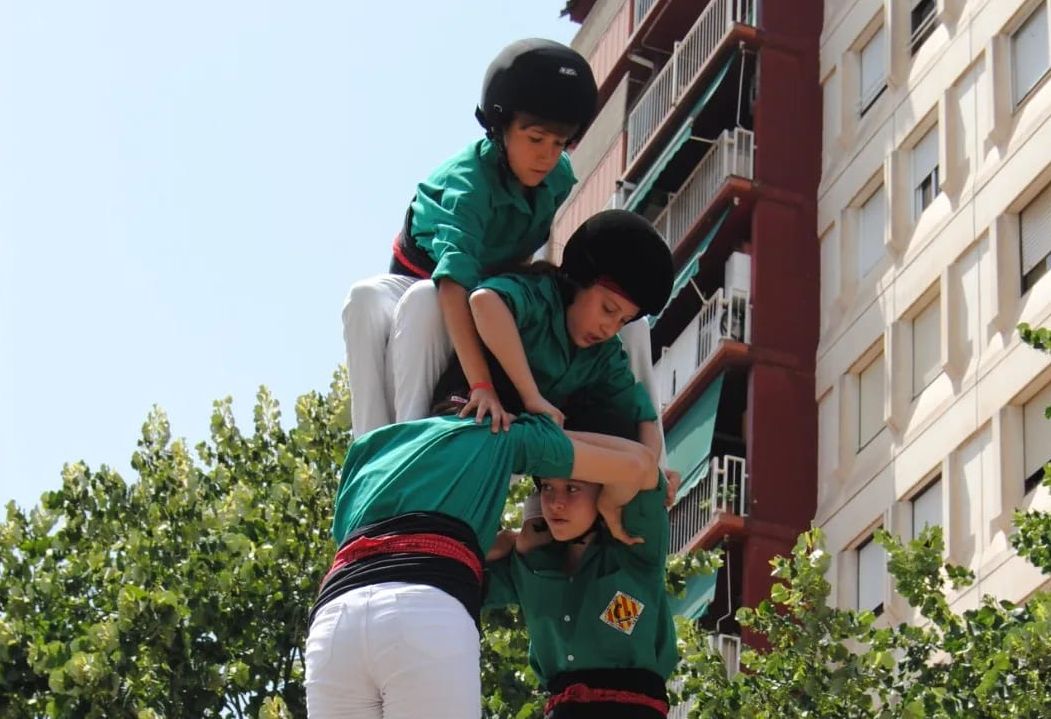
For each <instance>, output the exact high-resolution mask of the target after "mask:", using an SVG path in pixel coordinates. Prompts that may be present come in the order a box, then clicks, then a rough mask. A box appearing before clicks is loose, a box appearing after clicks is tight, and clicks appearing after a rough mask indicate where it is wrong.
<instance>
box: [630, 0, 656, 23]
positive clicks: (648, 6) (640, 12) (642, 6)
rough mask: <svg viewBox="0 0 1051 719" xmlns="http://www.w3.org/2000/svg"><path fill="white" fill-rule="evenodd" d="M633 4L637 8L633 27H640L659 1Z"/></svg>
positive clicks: (638, 0) (644, 1)
mask: <svg viewBox="0 0 1051 719" xmlns="http://www.w3.org/2000/svg"><path fill="white" fill-rule="evenodd" d="M633 4H634V6H635V7H634V10H633V13H634V14H633V16H632V25H631V26H632V27H639V26H640V25H642V22H643V21H644V20H645V19H646V16H647V15H649V13H650V10H652V9H653V6H654V5H656V4H657V0H635V2H634V3H633Z"/></svg>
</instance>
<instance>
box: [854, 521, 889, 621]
mask: <svg viewBox="0 0 1051 719" xmlns="http://www.w3.org/2000/svg"><path fill="white" fill-rule="evenodd" d="M856 551H857V554H858V611H866V610H868V611H872V612H875V613H876V614H877V615H878V614H881V613H882V612H883V585H884V572H885V571H886V568H887V558H886V552H885V551H884V549H883V547H881V546H880V545H878V544H876V543H875V542H874V541H872V537H871V536H870V537H869V538H868V539H866V540H865V541H864V542H863V543H862V544H861V545H860V546H858V548H857V550H856Z"/></svg>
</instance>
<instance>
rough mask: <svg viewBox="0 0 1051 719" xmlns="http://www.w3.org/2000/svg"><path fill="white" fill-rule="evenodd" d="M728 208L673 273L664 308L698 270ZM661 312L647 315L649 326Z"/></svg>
mask: <svg viewBox="0 0 1051 719" xmlns="http://www.w3.org/2000/svg"><path fill="white" fill-rule="evenodd" d="M730 208H731V205H727V206H726V209H724V210H723V211H722V214H720V215H719V217H718V218H717V219H716V220H715V222H714V223H713V224H712V226H711V229H709V230H708V232H707V233H706V234H705V235H704V237H702V238H701V241H700V242H699V243H697V249H695V250H694V251H693V254H691V255H690V259H688V260H686V264H684V265H683V266H682V269H681V270H679V272H678V274H676V275H675V281H674V282H672V285H671V295H670V296H669V297H668V301H667V302H666V303H665V305H664V307H665V309H667V307H668V305H670V304H671V303H672V300H674V299H675V298H676V297H678V296H679V293H680V292H682V288H683V287H685V286H686V285H688V284H689V283H690V280H692V279H693V277H694V275H696V274H697V272H698V270H700V265H701V263H700V259H701V255H703V254H704V253H705V252H707V250H708V246H709V245H711V244H712V240H714V239H715V236H716V235H717V234H719V229H720V228H721V227H722V226H723V222H725V221H726V216H727V215H729V214H730ZM663 313H664V310H661V312H660V313H658V314H655V315H650V316H649V319H648V320H647V321H648V322H649V323H650V327H653V326H654V325H656V324H657V320H658V319H660V316H661V314H663Z"/></svg>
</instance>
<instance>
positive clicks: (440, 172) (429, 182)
mask: <svg viewBox="0 0 1051 719" xmlns="http://www.w3.org/2000/svg"><path fill="white" fill-rule="evenodd" d="M493 154H494V148H493V143H492V142H490V141H489V140H488V139H486V138H483V139H481V140H476V141H474V142H472V143H470V144H469V145H467V146H466V147H464V148H463V149H462V150H460V151H459V152H457V153H456V154H455V155H453V156H452V157H450V158H448V159H447V160H445V162H443V163H442V164H441V165H439V166H438V167H437V168H436V169H435V170H434V172H432V173H431V174H430V175H429V176H428V177H427V179H426V180H425V181H424V182H422V183H420V188H421V189H423V190H430V191H431V192H432V193H433V191H434V190H436V189H445V190H459V191H471V192H473V193H478V194H485V195H488V194H489V191H490V188H491V187H492V185H493V183H494V182H496V181H497V170H496V165H495V164H494V159H493Z"/></svg>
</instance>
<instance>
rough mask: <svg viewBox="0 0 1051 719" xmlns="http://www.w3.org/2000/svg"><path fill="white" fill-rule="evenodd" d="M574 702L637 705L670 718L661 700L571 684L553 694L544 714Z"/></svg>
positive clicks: (643, 695) (666, 707)
mask: <svg viewBox="0 0 1051 719" xmlns="http://www.w3.org/2000/svg"><path fill="white" fill-rule="evenodd" d="M567 702H572V703H575V704H589V703H591V702H612V703H615V704H637V705H640V706H645V707H649V708H650V709H653V710H654V711H658V712H660V714H661V716H668V705H667V704H666V703H665V702H662V701H661V700H660V699H654V698H653V697H651V696H647V695H645V694H640V693H638V692H626V691H621V690H620V689H597V688H593V687H589V686H588V685H587V684H570V685H569V686H568V687H566V688H565V689H563V690H562V692H561V693H559V694H552V695H551V698H550V699H548V700H547V704H545V705H544V714H550V713H551V712H552V711H554V709H555V707H557V706H558V705H559V704H565V703H567Z"/></svg>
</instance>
